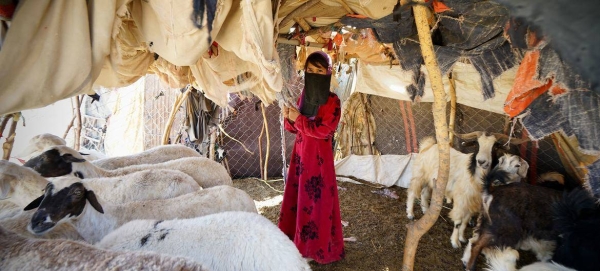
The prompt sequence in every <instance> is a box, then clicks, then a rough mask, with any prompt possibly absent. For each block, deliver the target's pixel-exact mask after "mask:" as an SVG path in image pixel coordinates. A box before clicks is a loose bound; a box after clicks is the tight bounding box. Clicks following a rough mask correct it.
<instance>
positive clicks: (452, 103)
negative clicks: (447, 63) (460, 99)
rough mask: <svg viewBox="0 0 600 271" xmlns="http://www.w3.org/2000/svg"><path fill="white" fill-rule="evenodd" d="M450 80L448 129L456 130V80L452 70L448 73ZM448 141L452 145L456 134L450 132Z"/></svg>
mask: <svg viewBox="0 0 600 271" xmlns="http://www.w3.org/2000/svg"><path fill="white" fill-rule="evenodd" d="M448 79H449V80H448V82H450V123H449V124H448V126H449V127H448V130H450V131H454V122H455V120H456V84H455V82H454V76H453V75H452V72H450V74H448ZM448 141H449V142H450V146H452V143H453V142H454V134H453V133H449V134H448Z"/></svg>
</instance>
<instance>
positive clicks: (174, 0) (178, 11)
mask: <svg viewBox="0 0 600 271" xmlns="http://www.w3.org/2000/svg"><path fill="white" fill-rule="evenodd" d="M192 2H193V1H190V0H169V1H141V0H134V1H133V4H132V7H131V17H132V18H133V20H134V21H135V24H136V25H137V27H138V28H139V30H140V32H141V36H142V40H141V41H143V42H145V43H146V44H148V46H149V47H150V50H151V51H152V52H154V53H157V54H158V55H160V56H161V57H163V58H164V59H166V60H167V61H169V62H170V63H172V64H174V65H177V66H191V65H194V64H195V63H196V61H198V59H199V58H200V57H201V56H202V55H203V54H204V53H205V52H206V50H208V47H209V46H210V44H209V43H208V40H209V36H213V37H214V36H215V35H217V33H218V32H219V31H220V28H221V25H222V24H223V22H224V21H225V18H226V17H227V15H228V12H229V8H230V7H231V2H233V1H227V0H221V1H219V2H218V3H217V9H216V11H215V14H214V20H213V25H212V30H211V33H209V32H208V29H206V28H203V29H199V28H197V27H196V26H195V25H194V23H193V21H192V19H191V18H192V13H193V11H194V9H193V3H192ZM209 34H210V35H209Z"/></svg>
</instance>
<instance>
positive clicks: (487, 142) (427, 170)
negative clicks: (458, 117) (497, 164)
mask: <svg viewBox="0 0 600 271" xmlns="http://www.w3.org/2000/svg"><path fill="white" fill-rule="evenodd" d="M473 136H477V142H478V144H479V151H478V152H477V153H476V154H475V153H468V154H465V153H462V152H459V151H457V150H455V149H453V148H450V169H451V170H450V175H449V176H448V183H447V185H446V190H445V196H446V198H447V199H449V200H452V201H453V202H454V206H453V207H452V210H451V211H450V214H449V216H450V218H451V219H452V221H453V222H454V230H453V232H452V236H451V237H450V242H451V243H452V246H453V247H454V248H459V247H460V242H459V240H460V241H462V242H465V241H466V239H465V237H464V232H465V229H466V227H467V224H468V222H469V220H470V219H471V216H473V215H474V214H476V213H477V212H479V209H480V206H481V185H482V181H481V178H482V177H483V176H484V175H485V174H486V173H487V172H488V171H489V167H490V166H491V164H492V149H493V147H494V144H495V143H496V140H497V138H496V136H494V135H487V134H485V133H482V132H475V133H471V134H468V135H465V136H464V137H465V138H470V137H473ZM419 145H420V146H419V154H418V155H417V158H416V159H415V161H414V164H413V168H412V174H413V176H412V178H411V181H410V185H409V188H408V198H407V200H406V213H407V217H408V218H409V219H413V218H414V213H413V209H414V200H415V196H416V195H419V194H420V195H421V209H422V210H423V213H425V212H426V211H427V209H428V208H429V200H430V197H431V190H432V189H433V187H434V186H435V183H434V182H435V180H436V179H437V173H438V168H439V151H438V146H437V144H436V142H435V139H433V138H432V137H426V138H424V139H422V140H421V142H420V143H419Z"/></svg>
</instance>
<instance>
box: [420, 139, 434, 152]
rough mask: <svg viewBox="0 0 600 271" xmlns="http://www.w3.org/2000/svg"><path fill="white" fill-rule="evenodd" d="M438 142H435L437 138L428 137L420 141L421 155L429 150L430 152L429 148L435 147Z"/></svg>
mask: <svg viewBox="0 0 600 271" xmlns="http://www.w3.org/2000/svg"><path fill="white" fill-rule="evenodd" d="M436 143H437V142H436V141H435V138H433V137H431V136H428V137H425V138H422V139H421V140H420V141H419V153H424V152H426V151H427V150H429V148H431V146H433V145H435V144H436Z"/></svg>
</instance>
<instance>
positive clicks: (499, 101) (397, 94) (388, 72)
mask: <svg viewBox="0 0 600 271" xmlns="http://www.w3.org/2000/svg"><path fill="white" fill-rule="evenodd" d="M517 68H518V67H514V68H512V69H510V70H508V71H506V72H504V73H503V74H501V75H500V76H499V77H498V78H496V79H495V80H494V87H495V91H496V93H495V97H494V98H492V99H488V100H486V101H484V100H483V94H482V93H481V79H480V76H479V73H478V72H477V71H476V70H475V68H474V67H473V65H470V64H464V63H461V62H457V63H456V64H455V65H454V68H453V75H454V79H455V82H456V99H457V102H458V103H460V104H464V105H467V106H470V107H474V108H478V109H482V110H487V111H491V112H494V113H498V114H505V113H504V101H505V100H506V96H507V95H508V92H509V91H510V89H511V87H512V84H513V81H514V78H515V73H516V71H517ZM422 70H423V71H424V72H425V74H426V76H427V70H426V69H425V67H422ZM411 81H412V73H411V72H405V71H403V70H402V69H401V68H400V66H397V65H396V66H393V67H392V68H390V66H379V65H365V64H364V63H361V62H359V65H358V75H357V79H356V88H355V89H354V90H353V91H356V92H362V93H367V94H374V95H379V96H383V97H388V98H393V99H398V100H405V101H410V96H409V95H408V92H407V91H406V86H408V85H409V84H410V83H411ZM443 81H444V88H445V89H446V93H448V92H449V88H450V83H449V82H448V77H444V78H443ZM447 98H448V101H449V100H450V97H449V95H447ZM421 101H422V102H433V92H432V90H431V84H430V82H429V79H427V80H425V94H424V96H423V98H422V99H421Z"/></svg>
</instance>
